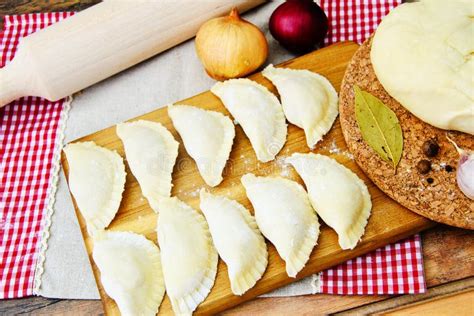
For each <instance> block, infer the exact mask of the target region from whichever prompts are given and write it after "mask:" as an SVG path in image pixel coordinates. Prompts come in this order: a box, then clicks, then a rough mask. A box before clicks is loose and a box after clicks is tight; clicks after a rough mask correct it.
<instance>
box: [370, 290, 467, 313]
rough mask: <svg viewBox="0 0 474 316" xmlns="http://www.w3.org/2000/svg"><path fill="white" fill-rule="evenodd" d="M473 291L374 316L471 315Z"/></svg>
mask: <svg viewBox="0 0 474 316" xmlns="http://www.w3.org/2000/svg"><path fill="white" fill-rule="evenodd" d="M473 313H474V289H468V290H466V291H463V292H461V293H453V294H449V295H443V296H437V297H434V298H432V299H429V300H425V301H421V302H416V303H414V304H410V305H407V306H402V307H398V308H394V309H393V310H389V311H385V312H383V313H380V314H375V315H382V314H383V315H472V314H473Z"/></svg>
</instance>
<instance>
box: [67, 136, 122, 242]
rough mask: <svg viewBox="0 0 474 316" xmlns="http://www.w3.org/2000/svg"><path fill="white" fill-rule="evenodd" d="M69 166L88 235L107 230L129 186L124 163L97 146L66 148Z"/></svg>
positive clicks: (76, 198)
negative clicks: (126, 186) (125, 187)
mask: <svg viewBox="0 0 474 316" xmlns="http://www.w3.org/2000/svg"><path fill="white" fill-rule="evenodd" d="M64 153H65V154H66V158H67V161H68V164H69V188H70V190H71V193H72V195H73V196H74V199H75V200H76V203H77V206H78V207H79V210H80V211H81V214H82V216H83V217H84V219H85V221H86V224H87V230H88V232H89V233H90V234H91V235H93V234H94V232H95V231H97V230H102V229H104V228H105V227H107V226H108V225H109V224H110V222H111V221H112V219H113V218H114V217H115V214H116V213H117V211H118V208H119V206H120V202H121V200H122V193H123V190H124V186H125V177H126V174H125V166H124V164H123V159H122V157H120V155H119V154H117V152H115V151H111V150H108V149H106V148H103V147H100V146H97V145H96V144H95V143H94V142H83V143H72V144H69V145H67V146H66V147H64Z"/></svg>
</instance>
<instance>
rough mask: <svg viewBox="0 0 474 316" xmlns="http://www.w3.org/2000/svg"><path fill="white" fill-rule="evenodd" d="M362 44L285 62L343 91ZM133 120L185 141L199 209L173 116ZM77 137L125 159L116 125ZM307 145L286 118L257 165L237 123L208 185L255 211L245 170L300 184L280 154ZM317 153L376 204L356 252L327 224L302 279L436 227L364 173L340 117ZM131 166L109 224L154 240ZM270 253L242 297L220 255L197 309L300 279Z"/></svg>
mask: <svg viewBox="0 0 474 316" xmlns="http://www.w3.org/2000/svg"><path fill="white" fill-rule="evenodd" d="M357 48H358V45H356V44H355V43H352V42H345V43H340V44H336V45H332V46H329V47H327V48H323V49H320V50H318V51H315V52H312V53H310V54H307V55H305V56H301V57H298V58H296V59H293V60H290V61H287V62H285V63H283V64H281V65H280V66H283V67H289V68H299V69H309V70H311V71H314V72H317V73H320V74H322V75H324V76H326V77H327V78H328V79H329V80H330V81H331V82H332V84H333V85H334V87H335V88H336V90H339V87H340V85H341V81H342V78H343V75H344V72H345V69H346V66H347V64H348V63H349V61H350V59H351V57H352V55H353V54H354V52H355V51H356V50H357ZM249 78H250V79H252V80H255V81H257V82H259V83H261V84H263V85H265V86H267V87H268V88H269V89H270V90H271V91H272V92H274V93H276V90H275V88H274V87H273V86H272V85H271V83H270V82H269V81H268V80H266V79H265V78H263V76H262V75H261V74H260V73H258V74H255V75H252V76H250V77H249ZM177 103H181V104H189V105H195V106H199V107H202V108H205V109H210V110H215V111H220V112H223V113H225V114H227V115H229V113H228V112H227V111H226V109H225V108H224V106H223V105H222V103H221V102H220V101H219V99H218V98H217V97H215V96H214V95H213V94H212V93H211V92H209V91H206V92H204V93H201V94H199V95H196V96H194V97H191V98H189V99H186V100H183V101H180V102H177ZM135 119H145V120H151V121H156V122H160V123H162V124H163V125H164V126H166V127H167V128H168V129H169V130H170V131H171V132H172V133H173V135H174V137H175V138H176V139H177V140H178V141H180V148H179V156H178V160H177V163H176V165H175V169H174V172H173V184H174V187H173V190H172V195H173V196H177V197H178V198H179V199H181V200H183V201H185V202H186V203H188V204H190V205H191V206H193V207H194V208H196V209H199V194H198V192H199V190H200V188H201V187H205V184H204V182H203V180H202V178H201V177H200V175H199V173H198V171H197V168H196V165H195V163H194V161H193V160H192V159H191V158H190V157H189V156H188V155H187V153H186V152H185V149H184V147H183V145H182V142H181V139H180V137H179V135H178V134H177V132H176V130H175V129H174V128H173V125H172V123H171V120H170V118H169V117H168V114H167V110H166V108H161V109H158V110H156V111H153V112H150V113H148V114H145V115H142V116H140V117H137V118H135ZM135 119H133V120H135ZM76 141H94V142H96V143H97V144H98V145H100V146H104V147H106V148H109V149H114V150H117V152H118V153H119V154H120V155H121V156H122V157H125V154H124V149H123V146H122V143H121V141H120V139H119V138H118V137H117V135H116V133H115V127H114V126H112V127H109V128H106V129H104V130H102V131H99V132H96V133H94V134H91V135H88V136H85V137H83V138H81V139H78V140H76ZM308 151H309V149H308V147H307V146H306V141H305V137H304V133H303V131H302V130H301V129H299V128H297V127H295V126H293V125H291V124H289V126H288V139H287V142H286V144H285V147H284V148H283V149H282V150H281V152H280V153H279V155H278V157H277V160H276V161H273V162H269V163H259V162H257V160H256V158H255V154H254V151H253V149H252V147H251V145H250V142H249V140H248V138H247V137H246V136H245V134H244V133H243V131H242V129H241V128H240V126H236V137H235V140H234V146H233V148H232V153H231V156H230V159H229V162H228V164H227V167H226V170H225V176H224V181H223V182H222V183H221V184H220V185H219V186H218V187H217V188H214V189H212V190H211V191H212V192H213V193H217V194H223V195H226V196H228V197H230V198H233V199H235V200H237V201H238V202H240V203H242V204H243V205H244V206H246V207H248V208H249V209H250V210H251V211H253V209H252V207H251V204H250V202H249V201H248V199H247V198H246V195H245V191H244V188H243V187H242V185H241V184H240V177H241V176H242V175H243V174H245V173H247V172H254V173H255V174H257V175H281V176H285V177H288V178H292V179H295V180H297V181H298V182H300V183H302V181H301V179H300V178H299V177H298V176H297V174H296V172H294V170H293V169H292V168H291V167H289V166H286V165H284V164H282V163H281V161H282V160H281V157H285V156H289V155H291V154H292V153H294V152H308ZM313 151H314V152H318V153H322V154H328V155H330V156H332V157H334V158H335V159H337V160H338V161H339V162H341V163H343V164H344V165H346V166H347V167H349V168H350V169H352V170H353V171H354V172H356V173H357V174H358V175H359V176H360V177H361V178H362V179H363V180H364V182H365V183H366V184H367V186H368V187H369V191H370V194H371V196H372V202H373V210H372V215H371V217H370V219H369V223H368V225H367V228H366V233H365V235H364V237H363V239H362V241H361V242H360V243H359V244H358V246H357V247H356V248H355V249H354V250H352V251H342V250H341V248H340V247H339V245H338V243H337V236H336V234H335V233H334V231H333V230H331V229H330V228H328V227H327V226H326V225H324V224H323V225H322V227H321V234H320V236H319V240H318V245H317V246H316V247H315V248H314V250H313V252H312V254H311V257H310V259H309V261H308V263H307V264H306V267H305V268H304V269H303V270H302V271H301V272H300V273H299V274H298V277H297V278H303V277H305V276H308V275H311V274H313V273H315V272H319V271H321V270H323V269H325V268H328V267H331V266H334V265H336V264H338V263H341V262H344V261H346V260H348V259H350V258H353V257H356V256H359V255H361V254H364V253H366V252H369V251H371V250H374V249H376V248H379V247H381V246H384V245H386V244H387V243H391V242H394V241H396V240H399V239H402V238H404V237H408V236H410V235H412V234H414V233H416V232H418V231H421V230H423V229H426V228H428V227H431V226H433V225H434V224H433V222H430V221H429V220H427V219H425V218H423V217H421V216H419V215H416V214H414V213H412V212H410V211H409V210H407V209H406V208H404V207H402V206H401V205H399V204H397V203H396V202H394V201H393V200H391V199H390V198H389V197H387V196H386V195H385V194H384V193H382V192H381V191H380V190H379V189H378V188H377V187H376V186H375V185H374V184H373V183H372V182H371V181H370V180H369V179H368V178H367V177H366V176H365V175H364V173H363V172H362V171H361V170H360V169H359V168H358V166H357V164H356V163H355V162H354V161H353V160H352V159H351V156H350V154H349V153H348V152H347V148H346V145H345V142H344V138H343V135H342V131H341V127H340V124H339V120H337V121H336V122H335V124H334V126H333V128H332V130H331V132H330V133H329V134H328V135H327V136H326V137H325V139H324V141H323V142H321V143H320V144H318V145H317V147H316V149H315V150H313ZM278 158H280V159H278ZM62 164H63V167H64V172H65V174H66V177H67V176H68V164H67V160H66V157H65V155H64V153H63V155H62ZM126 172H127V181H126V184H125V192H124V194H123V200H122V203H121V206H120V209H119V211H118V214H117V216H116V217H115V219H114V220H113V221H112V223H111V224H110V226H109V229H111V230H121V231H133V232H137V233H141V234H144V235H145V236H146V237H147V238H149V239H150V240H153V241H154V242H156V232H155V229H156V220H157V215H156V214H155V213H154V212H153V211H152V209H151V208H150V207H149V206H148V204H147V202H146V200H145V199H144V198H143V196H142V194H141V192H140V188H139V186H138V183H137V181H136V180H135V178H134V177H133V175H132V173H131V172H130V169H129V168H128V165H127V164H126ZM75 209H76V214H77V217H78V219H79V223H80V226H81V231H82V234H83V237H84V241H85V244H86V248H87V251H88V253H89V258H90V259H91V264H92V268H93V271H94V275H95V278H96V281H97V284H98V287H99V292H100V295H101V298H102V302H103V304H104V310H105V311H106V313H107V314H109V315H118V314H119V312H118V309H117V306H116V305H115V303H114V301H113V300H112V299H110V298H109V297H108V296H107V294H106V293H105V292H104V289H103V287H102V284H101V282H100V272H99V271H98V269H97V266H96V265H95V264H94V262H93V260H92V256H91V252H92V248H93V244H92V240H91V238H90V237H89V235H88V234H87V230H86V225H85V222H84V219H83V217H82V216H81V214H80V212H79V210H78V208H77V205H76V204H75ZM320 222H321V220H320ZM268 252H269V263H268V267H267V270H266V272H265V274H264V275H263V277H262V279H261V280H260V281H259V282H257V284H256V286H255V287H254V288H252V289H251V290H249V291H248V292H247V293H245V294H244V295H243V296H235V295H233V294H232V292H231V289H230V286H229V280H228V276H227V268H226V266H225V264H224V263H223V262H222V261H219V266H218V273H217V277H216V282H215V285H214V287H213V289H212V290H211V293H210V294H209V296H208V297H207V299H206V300H205V301H204V302H203V303H202V304H201V305H200V306H199V308H198V309H197V310H196V313H197V314H213V313H217V312H219V311H223V310H225V309H227V308H230V307H232V306H235V305H237V304H239V303H242V302H244V301H247V300H250V299H252V298H254V297H256V296H258V295H261V294H263V293H266V292H269V291H271V290H274V289H276V288H278V287H281V286H283V285H286V284H288V283H291V282H293V281H294V280H295V279H292V278H289V277H288V276H287V275H286V272H285V265H284V262H283V261H282V260H281V259H280V258H279V257H278V254H277V252H276V250H275V248H274V247H273V246H272V245H271V244H268ZM171 313H172V309H171V305H170V301H169V299H168V298H167V297H166V298H165V299H164V301H163V303H162V305H161V307H160V314H163V315H165V314H171Z"/></svg>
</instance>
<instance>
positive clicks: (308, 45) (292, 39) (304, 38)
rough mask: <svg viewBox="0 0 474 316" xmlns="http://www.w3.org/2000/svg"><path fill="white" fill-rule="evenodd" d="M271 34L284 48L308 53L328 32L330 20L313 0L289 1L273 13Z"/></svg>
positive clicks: (270, 24)
mask: <svg viewBox="0 0 474 316" xmlns="http://www.w3.org/2000/svg"><path fill="white" fill-rule="evenodd" d="M269 28H270V33H271V34H272V35H273V37H274V38H275V39H276V40H277V41H278V42H279V43H280V44H281V45H282V46H284V47H286V48H287V49H289V50H291V51H294V52H298V53H301V52H307V51H310V50H312V49H314V47H315V46H316V45H318V44H320V43H321V42H322V41H323V39H324V37H325V36H326V34H327V32H328V18H327V17H326V14H325V13H324V11H323V10H322V9H321V8H320V7H319V6H318V5H317V4H316V3H315V2H314V1H313V0H287V1H286V2H285V3H283V4H281V5H280V6H279V7H278V8H276V9H275V11H274V12H273V13H272V16H271V17H270V22H269Z"/></svg>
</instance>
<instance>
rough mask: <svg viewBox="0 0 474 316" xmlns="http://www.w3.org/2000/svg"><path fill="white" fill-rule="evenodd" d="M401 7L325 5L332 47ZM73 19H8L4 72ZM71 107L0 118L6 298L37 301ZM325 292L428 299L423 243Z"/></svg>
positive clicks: (409, 243)
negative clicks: (24, 41) (20, 53)
mask: <svg viewBox="0 0 474 316" xmlns="http://www.w3.org/2000/svg"><path fill="white" fill-rule="evenodd" d="M399 2H400V1H395V0H379V1H376V0H351V1H350V0H321V2H320V3H321V6H322V8H323V9H324V10H325V11H326V13H327V15H328V18H329V22H330V29H329V35H328V37H327V39H326V44H327V45H329V44H331V43H334V42H338V41H342V40H354V41H357V42H359V43H360V42H362V41H363V40H364V39H365V38H367V37H368V36H369V35H370V34H371V33H372V32H373V30H374V29H375V28H376V26H377V25H378V23H379V22H380V20H381V18H382V17H383V16H384V15H385V14H386V13H387V12H388V11H389V10H390V9H391V8H393V7H394V6H396V5H397V4H398V3H399ZM70 15H72V13H40V14H26V15H17V16H6V17H5V20H4V31H3V33H0V62H1V63H0V67H3V66H4V65H5V64H7V63H8V62H9V61H10V60H11V59H12V58H13V56H14V54H15V50H16V47H17V44H18V40H19V39H20V38H21V37H24V36H27V35H28V34H31V33H33V32H35V31H37V30H39V29H41V28H43V27H46V26H47V25H49V24H52V23H55V22H57V21H59V20H61V19H64V18H67V17H68V16H70ZM0 88H1V87H0ZM68 107H69V103H68V100H67V99H66V100H60V101H58V102H49V101H46V100H44V99H40V98H35V97H27V98H22V99H20V100H17V101H14V102H12V103H11V104H10V105H7V106H5V107H4V108H2V109H1V110H0V181H1V182H0V236H1V241H0V260H1V261H0V298H14V297H23V296H28V295H32V294H34V290H33V289H34V287H35V285H38V284H37V283H38V279H39V278H40V276H41V272H42V262H43V260H44V257H43V256H42V255H40V254H41V253H42V249H44V247H45V245H46V242H47V237H48V227H49V224H50V223H49V220H50V214H51V213H52V211H53V203H54V193H55V187H56V179H57V172H58V168H59V165H58V163H57V162H58V158H59V153H60V149H61V143H62V130H63V128H64V124H65V118H66V117H67V111H68ZM35 279H36V280H35ZM35 283H36V284H35ZM319 285H320V292H323V293H331V294H402V293H421V292H424V291H425V290H426V287H425V283H424V277H423V265H422V255H421V242H420V238H419V236H414V237H412V238H409V239H407V240H405V241H402V242H399V243H396V244H393V245H389V246H386V247H384V248H381V249H378V250H377V251H375V252H373V253H370V254H367V255H365V256H362V257H359V258H356V259H353V260H350V261H348V262H346V263H344V264H342V265H340V266H337V267H335V268H332V269H329V270H326V271H323V272H321V274H320V282H319Z"/></svg>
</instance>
